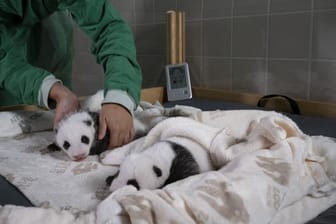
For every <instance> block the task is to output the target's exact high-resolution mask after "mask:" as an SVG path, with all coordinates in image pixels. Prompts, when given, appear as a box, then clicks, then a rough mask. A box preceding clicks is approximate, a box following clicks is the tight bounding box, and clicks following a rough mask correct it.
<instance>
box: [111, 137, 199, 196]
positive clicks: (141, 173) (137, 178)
mask: <svg viewBox="0 0 336 224" xmlns="http://www.w3.org/2000/svg"><path fill="white" fill-rule="evenodd" d="M199 172H200V169H199V165H198V163H197V162H196V160H195V158H194V157H193V155H192V154H191V153H190V151H189V149H187V148H185V147H184V146H182V145H180V144H177V143H174V142H170V141H160V142H157V143H155V144H154V145H152V146H150V147H148V148H146V150H145V151H143V152H140V153H133V154H130V155H129V156H127V157H126V158H125V159H124V161H123V162H122V163H121V165H120V168H119V172H118V173H117V174H115V175H113V176H109V177H108V178H107V179H106V183H107V184H108V185H110V191H112V192H113V191H115V190H117V189H119V188H121V187H123V186H125V185H133V186H134V187H136V188H137V189H138V190H139V189H157V188H161V187H164V186H165V185H167V184H170V183H172V182H175V181H178V180H181V179H183V178H186V177H188V176H191V175H194V174H198V173H199Z"/></svg>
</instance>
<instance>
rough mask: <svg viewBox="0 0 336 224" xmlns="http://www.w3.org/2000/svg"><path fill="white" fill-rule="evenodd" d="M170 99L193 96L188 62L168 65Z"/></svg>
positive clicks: (167, 79) (167, 78)
mask: <svg viewBox="0 0 336 224" xmlns="http://www.w3.org/2000/svg"><path fill="white" fill-rule="evenodd" d="M166 82H167V95H168V101H176V100H185V99H191V98H192V92H191V82H190V75H189V67H188V64H187V63H182V64H171V65H166Z"/></svg>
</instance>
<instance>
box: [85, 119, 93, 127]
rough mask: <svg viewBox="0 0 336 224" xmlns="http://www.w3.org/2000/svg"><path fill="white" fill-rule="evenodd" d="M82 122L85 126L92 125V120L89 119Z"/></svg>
mask: <svg viewBox="0 0 336 224" xmlns="http://www.w3.org/2000/svg"><path fill="white" fill-rule="evenodd" d="M84 123H85V124H86V125H87V126H91V125H92V121H91V120H85V121H84Z"/></svg>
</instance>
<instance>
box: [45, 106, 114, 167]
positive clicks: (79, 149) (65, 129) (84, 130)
mask: <svg viewBox="0 0 336 224" xmlns="http://www.w3.org/2000/svg"><path fill="white" fill-rule="evenodd" d="M98 125H99V113H97V112H87V111H80V112H76V113H73V114H70V115H68V116H67V117H66V118H64V119H63V120H62V121H60V123H59V124H58V125H57V127H56V129H55V132H56V135H55V142H54V143H53V144H52V145H50V146H49V148H53V149H54V150H62V151H64V152H65V154H67V155H68V156H69V157H70V159H72V160H76V161H80V160H83V159H85V158H86V157H87V156H88V155H95V154H100V153H101V152H103V151H105V150H107V148H108V145H109V137H110V135H109V133H108V132H107V133H106V135H105V137H104V138H103V139H101V140H99V139H98V130H99V129H98Z"/></svg>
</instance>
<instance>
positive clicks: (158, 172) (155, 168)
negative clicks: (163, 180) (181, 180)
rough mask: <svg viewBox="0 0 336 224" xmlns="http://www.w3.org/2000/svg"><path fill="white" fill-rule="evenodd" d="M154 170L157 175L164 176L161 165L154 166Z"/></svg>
mask: <svg viewBox="0 0 336 224" xmlns="http://www.w3.org/2000/svg"><path fill="white" fill-rule="evenodd" d="M153 171H154V173H155V174H156V176H157V177H161V176H162V171H161V169H160V168H159V167H157V166H153Z"/></svg>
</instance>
